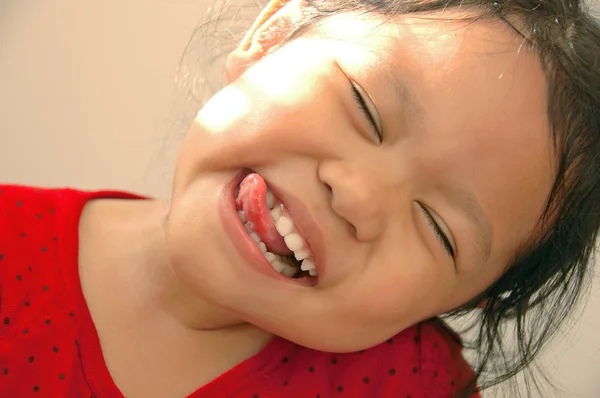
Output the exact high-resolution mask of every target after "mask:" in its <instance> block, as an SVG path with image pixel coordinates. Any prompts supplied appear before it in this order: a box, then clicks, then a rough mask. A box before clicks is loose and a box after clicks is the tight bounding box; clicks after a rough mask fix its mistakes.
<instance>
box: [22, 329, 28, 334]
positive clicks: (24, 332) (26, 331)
mask: <svg viewBox="0 0 600 398" xmlns="http://www.w3.org/2000/svg"><path fill="white" fill-rule="evenodd" d="M21 333H23V334H27V333H29V329H23V330H21Z"/></svg>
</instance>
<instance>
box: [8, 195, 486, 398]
mask: <svg viewBox="0 0 600 398" xmlns="http://www.w3.org/2000/svg"><path fill="white" fill-rule="evenodd" d="M96 198H126V199H132V200H136V199H141V198H140V197H138V196H136V195H131V194H128V193H123V192H111V191H103V192H81V191H76V190H70V189H60V190H48V189H37V188H31V187H22V186H2V185H0V397H2V398H27V397H51V398H58V397H69V398H70V397H73V398H81V397H98V398H122V397H123V395H122V394H121V393H120V391H119V389H118V388H117V386H116V385H115V384H114V382H113V380H112V378H111V376H110V373H109V371H108V369H107V367H106V365H105V362H104V359H103V356H102V349H101V345H100V341H99V339H98V335H97V333H96V329H95V327H94V323H93V320H92V318H91V316H90V313H89V311H88V308H87V305H86V302H85V298H84V296H83V293H82V290H81V285H80V282H79V274H78V262H77V256H78V226H79V218H80V215H81V212H82V209H83V207H84V205H85V203H86V202H87V201H89V200H91V199H96ZM472 375H473V372H472V369H471V368H470V366H469V365H468V364H467V362H466V361H465V360H464V359H463V357H462V354H461V345H460V340H459V339H458V337H457V336H455V335H454V334H453V333H452V332H451V331H449V330H448V329H447V328H446V327H445V326H443V325H442V324H441V323H440V322H438V321H428V322H424V323H421V324H419V325H416V326H414V327H412V328H409V329H407V330H405V331H403V332H402V333H400V334H398V335H397V336H395V337H394V338H392V339H390V340H388V341H387V342H384V343H382V344H380V345H378V346H376V347H374V348H371V349H368V350H365V351H362V352H358V353H351V354H331V353H324V352H319V351H314V350H310V349H307V348H304V347H300V346H298V345H295V344H293V343H291V342H289V341H286V340H283V339H281V338H274V339H273V340H272V341H271V342H270V343H269V344H268V345H267V346H266V347H265V348H264V349H263V350H261V351H260V352H259V353H258V354H256V355H255V356H254V357H252V358H250V359H248V360H246V361H244V362H242V363H241V364H239V365H237V366H236V367H234V368H232V369H231V370H229V371H228V372H226V373H224V374H222V375H221V376H219V377H218V378H217V379H215V380H213V381H212V382H210V383H208V384H207V385H205V386H199V388H198V390H197V391H195V392H194V393H193V394H191V395H190V396H189V397H190V398H197V397H203V398H204V397H208V398H210V397H248V398H251V397H323V398H325V397H365V398H374V397H401V398H409V397H410V398H425V397H454V396H456V392H457V391H458V389H460V388H461V387H462V386H464V385H465V383H467V382H468V381H469V380H470V379H471V377H472ZM478 396H479V395H478V394H477V393H475V394H474V395H473V397H478ZM165 398H178V397H165ZM181 398H184V397H181Z"/></svg>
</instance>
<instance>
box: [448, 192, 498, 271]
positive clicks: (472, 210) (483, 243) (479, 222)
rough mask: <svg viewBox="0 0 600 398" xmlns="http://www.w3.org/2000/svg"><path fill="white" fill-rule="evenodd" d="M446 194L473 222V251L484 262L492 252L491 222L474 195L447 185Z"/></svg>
mask: <svg viewBox="0 0 600 398" xmlns="http://www.w3.org/2000/svg"><path fill="white" fill-rule="evenodd" d="M445 191H446V193H447V194H448V196H449V197H450V198H451V199H453V201H454V202H455V203H456V204H458V206H459V207H460V208H461V209H462V210H463V212H464V213H465V214H466V215H467V217H468V218H469V219H470V220H471V222H472V224H474V226H475V228H474V232H475V234H474V240H473V241H474V242H473V243H474V244H475V253H476V255H477V258H478V259H479V261H480V262H481V263H485V262H486V261H487V260H488V259H489V258H490V255H491V252H492V224H491V223H490V220H489V218H487V217H486V215H485V211H483V208H482V207H481V204H480V203H479V201H478V200H477V198H475V196H474V195H473V194H472V193H470V192H467V191H465V190H463V189H461V188H459V187H447V189H445Z"/></svg>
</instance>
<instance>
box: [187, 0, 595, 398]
mask: <svg viewBox="0 0 600 398" xmlns="http://www.w3.org/2000/svg"><path fill="white" fill-rule="evenodd" d="M304 1H305V3H306V5H307V13H306V15H305V18H304V19H303V20H302V21H300V22H299V24H298V26H296V27H295V28H294V29H293V30H292V31H289V32H287V34H288V39H289V40H291V39H292V38H294V37H296V36H297V35H299V34H301V33H302V32H303V31H304V30H305V29H306V28H308V27H310V26H311V25H313V24H315V23H318V22H320V21H322V20H324V19H326V18H327V17H328V16H331V15H336V14H339V13H360V14H362V15H377V16H382V17H384V18H392V17H395V16H400V15H406V14H415V16H417V15H419V16H423V17H425V16H426V17H435V16H436V12H439V11H442V10H446V9H462V10H465V19H470V20H472V21H473V22H475V21H477V20H501V21H503V22H504V23H506V24H508V25H509V26H510V27H511V28H512V29H513V30H514V31H515V34H517V35H519V36H521V38H522V39H523V41H524V44H526V45H528V46H529V47H530V48H531V49H533V50H534V51H535V52H536V53H537V54H538V56H539V58H540V61H541V64H542V66H543V68H544V71H545V74H546V81H547V87H548V103H547V115H548V120H549V125H550V131H549V134H550V135H551V138H552V140H553V144H554V151H555V153H554V154H555V159H556V179H555V182H554V186H553V188H552V191H551V193H550V196H549V197H548V200H547V205H546V208H545V211H544V213H543V216H542V217H541V219H540V220H539V225H538V228H537V229H536V231H535V233H533V234H532V236H531V238H530V239H529V240H528V241H527V242H526V243H524V244H523V245H522V246H521V247H520V249H519V250H518V251H517V253H516V254H515V255H514V257H513V259H512V261H510V263H509V264H506V271H505V272H504V274H503V275H502V276H501V277H500V278H499V279H498V280H497V281H496V282H494V283H493V284H492V285H491V286H490V287H489V288H488V289H486V290H485V291H484V292H483V293H482V294H481V295H480V296H478V297H476V298H474V299H473V301H472V302H470V303H468V304H467V305H465V306H463V307H461V308H458V309H456V310H454V311H452V312H450V313H449V314H445V315H443V316H442V318H443V319H447V320H454V319H461V320H462V321H463V322H462V325H464V327H465V329H464V330H463V332H465V331H466V332H468V333H465V334H464V335H463V336H465V335H468V336H470V338H469V339H468V340H467V339H465V340H464V341H465V343H464V347H465V350H466V354H467V356H471V357H472V362H473V363H474V367H475V375H476V376H475V379H474V380H473V381H472V383H471V384H470V385H469V386H467V388H466V389H465V390H464V391H462V392H461V394H460V396H470V395H471V394H472V391H473V390H475V389H476V388H477V387H476V386H478V388H479V389H480V390H481V389H484V388H487V387H490V386H494V385H496V384H499V383H501V382H503V381H505V380H508V379H510V378H512V377H513V376H515V375H517V374H518V373H520V372H521V371H523V370H527V371H528V372H529V371H531V370H532V368H531V367H530V365H532V361H533V359H534V358H536V356H537V355H538V354H539V353H540V351H541V350H542V348H543V347H544V346H545V344H546V343H547V342H548V341H549V340H550V338H551V337H553V335H555V334H556V332H557V331H558V330H559V327H560V326H563V325H564V324H565V322H566V321H568V320H571V319H572V318H573V317H572V315H573V314H574V310H575V309H576V308H577V303H578V301H579V299H580V298H581V297H582V296H583V295H584V293H585V292H586V290H587V288H588V287H589V281H590V274H591V271H590V269H591V267H592V266H593V259H592V255H593V252H594V247H595V242H596V238H597V235H598V230H599V228H600V24H599V23H598V21H597V20H596V19H595V18H594V17H593V16H592V15H591V14H590V11H589V10H587V9H586V8H585V5H584V4H583V3H582V1H580V0H304ZM252 6H254V7H250V8H247V7H245V6H243V5H239V4H238V5H237V6H235V7H234V8H235V12H236V16H235V17H232V18H231V19H230V20H225V19H224V18H223V15H225V14H223V11H224V10H225V8H219V7H218V5H216V6H215V7H214V8H213V9H211V10H210V14H209V20H208V22H207V23H205V24H204V25H202V26H201V27H200V28H199V29H198V30H197V31H196V33H195V35H194V36H193V38H192V40H191V41H190V43H189V45H188V49H187V51H186V53H185V54H184V57H183V59H182V62H181V66H180V68H181V69H180V73H179V78H180V85H181V86H182V87H183V88H184V89H186V90H187V91H188V95H187V96H184V98H185V100H186V106H187V107H188V109H190V111H192V112H193V111H197V110H198V107H199V104H201V103H202V102H203V101H204V99H206V97H205V96H204V97H203V96H202V95H201V93H202V92H204V93H205V95H206V94H210V93H211V92H214V91H215V89H216V88H219V86H220V85H221V84H222V81H221V80H219V79H218V78H217V79H214V80H209V79H207V78H206V76H210V73H208V74H206V73H200V72H199V71H198V70H195V71H194V70H191V69H190V67H198V65H202V66H203V67H202V69H203V72H204V71H205V70H206V69H210V68H212V69H213V71H215V70H219V69H222V65H223V63H222V62H216V61H218V60H219V59H221V57H222V56H223V55H225V54H226V53H228V52H229V51H230V50H231V48H227V44H231V43H234V44H236V43H235V42H236V41H239V38H240V36H239V35H240V34H243V32H244V29H247V28H248V27H249V25H248V24H249V22H250V21H252V19H253V18H252V17H249V18H248V15H246V17H244V14H252V13H255V12H257V11H258V10H259V8H256V7H260V6H259V5H257V4H254V3H253V4H252ZM221 7H224V6H223V5H222V6H221ZM217 21H218V22H225V23H226V24H227V27H226V28H225V29H220V28H219V27H218V24H217V23H215V22H217ZM227 36H229V37H227ZM211 39H212V40H211ZM221 73H222V70H221ZM199 94H200V95H199ZM465 319H467V320H468V322H466V323H465V321H464V320H465ZM533 369H534V368H533ZM526 375H527V376H529V377H526V378H525V379H524V380H525V383H523V384H522V387H523V388H524V389H525V393H526V395H531V393H532V390H537V391H543V390H544V386H543V385H542V383H540V380H539V379H538V378H537V377H535V376H536V375H535V374H533V373H528V374H526ZM518 395H520V394H519V388H518V387H517V386H516V384H513V385H512V391H511V392H510V393H509V395H505V396H511V397H514V396H518Z"/></svg>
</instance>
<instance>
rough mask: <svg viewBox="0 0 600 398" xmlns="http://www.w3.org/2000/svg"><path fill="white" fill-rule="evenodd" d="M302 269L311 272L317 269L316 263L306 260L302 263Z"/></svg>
mask: <svg viewBox="0 0 600 398" xmlns="http://www.w3.org/2000/svg"><path fill="white" fill-rule="evenodd" d="M300 269H301V270H302V271H310V270H311V269H315V263H313V262H312V261H311V260H304V261H302V265H301V266H300Z"/></svg>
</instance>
